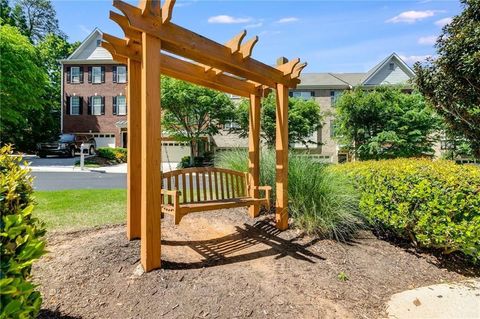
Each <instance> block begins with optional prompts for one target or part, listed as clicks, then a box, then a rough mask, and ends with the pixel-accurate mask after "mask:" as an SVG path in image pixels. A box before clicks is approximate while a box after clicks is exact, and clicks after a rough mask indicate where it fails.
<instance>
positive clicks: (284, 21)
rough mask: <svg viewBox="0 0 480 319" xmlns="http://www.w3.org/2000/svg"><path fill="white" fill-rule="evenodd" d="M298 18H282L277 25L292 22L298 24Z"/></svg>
mask: <svg viewBox="0 0 480 319" xmlns="http://www.w3.org/2000/svg"><path fill="white" fill-rule="evenodd" d="M297 21H298V18H296V17H286V18H281V19H280V20H277V21H276V23H291V22H297Z"/></svg>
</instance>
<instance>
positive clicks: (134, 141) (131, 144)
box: [127, 59, 142, 240]
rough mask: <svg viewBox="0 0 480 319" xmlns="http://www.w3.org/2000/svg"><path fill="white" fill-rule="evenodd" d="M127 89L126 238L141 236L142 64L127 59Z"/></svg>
mask: <svg viewBox="0 0 480 319" xmlns="http://www.w3.org/2000/svg"><path fill="white" fill-rule="evenodd" d="M127 66H128V89H127V107H128V112H127V134H128V135H127V139H128V143H127V144H128V153H127V156H128V160H127V238H128V239H129V240H132V239H137V238H140V236H141V196H142V191H141V186H142V170H141V168H142V165H141V152H142V147H141V131H140V128H141V114H142V113H141V84H140V83H141V78H142V64H141V63H140V62H138V61H135V60H132V59H128V63H127Z"/></svg>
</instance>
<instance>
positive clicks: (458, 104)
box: [414, 0, 480, 157]
mask: <svg viewBox="0 0 480 319" xmlns="http://www.w3.org/2000/svg"><path fill="white" fill-rule="evenodd" d="M461 2H462V4H463V6H464V10H463V12H462V13H461V14H460V15H458V16H456V17H454V18H453V20H452V22H451V23H450V24H447V25H446V26H445V27H444V28H443V31H442V34H441V35H440V37H439V38H438V40H437V43H436V48H437V52H438V57H437V58H436V59H430V60H429V61H427V62H426V63H423V64H420V63H417V64H415V66H414V68H415V72H416V73H417V78H416V83H417V85H418V87H419V90H420V92H422V93H423V94H424V95H425V96H426V97H427V99H428V100H429V101H430V102H431V103H432V105H433V106H434V107H435V108H436V110H437V112H438V113H439V114H441V115H442V116H443V117H444V118H445V120H446V122H447V123H448V124H449V126H450V128H451V129H452V130H453V131H454V132H460V133H462V134H463V135H464V136H465V137H466V138H467V139H468V140H470V142H471V145H472V149H473V151H474V153H475V154H476V155H477V157H480V1H478V0H461Z"/></svg>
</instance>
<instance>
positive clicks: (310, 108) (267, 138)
mask: <svg viewBox="0 0 480 319" xmlns="http://www.w3.org/2000/svg"><path fill="white" fill-rule="evenodd" d="M249 108H250V104H249V101H248V100H242V102H241V103H240V105H239V106H238V108H237V110H236V121H237V124H238V125H239V128H238V129H237V130H236V131H237V132H239V133H240V136H241V137H246V136H247V135H248V125H249V124H248V112H249ZM275 110H276V98H275V94H274V93H271V94H269V95H268V96H267V97H266V98H264V99H263V100H262V110H261V116H260V127H261V137H262V139H263V140H264V142H265V144H266V145H267V146H269V147H273V146H274V145H275V127H276V123H275V121H276V118H275ZM322 121H323V114H322V113H321V111H320V106H319V105H318V103H317V102H315V101H314V100H304V99H298V98H290V99H289V100H288V141H289V144H290V146H293V145H294V144H295V143H302V144H304V145H306V146H308V144H309V143H316V141H311V140H309V137H310V136H312V134H314V133H315V132H317V130H318V129H319V128H320V127H321V126H322Z"/></svg>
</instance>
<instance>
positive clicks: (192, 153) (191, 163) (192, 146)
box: [190, 140, 195, 166]
mask: <svg viewBox="0 0 480 319" xmlns="http://www.w3.org/2000/svg"><path fill="white" fill-rule="evenodd" d="M194 148H195V144H194V142H193V140H191V141H190V166H193V164H194V160H193V159H194V157H195V150H194Z"/></svg>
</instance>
